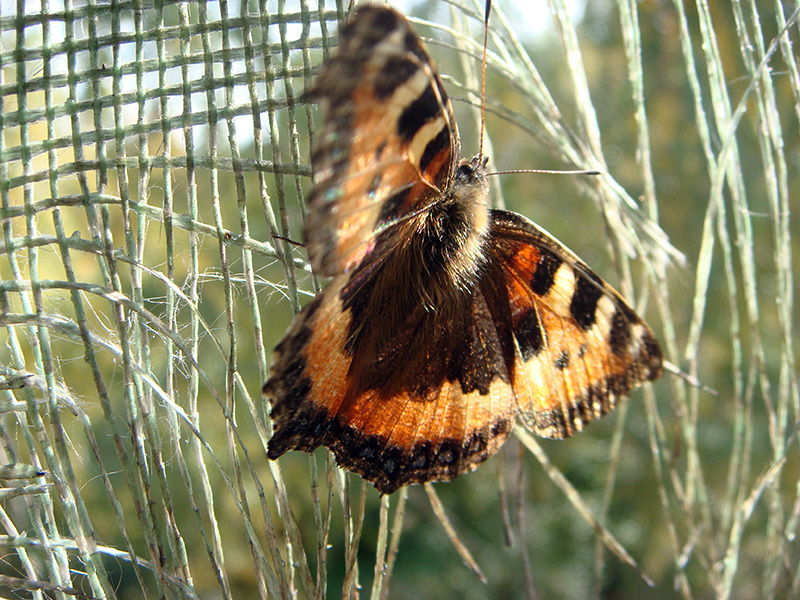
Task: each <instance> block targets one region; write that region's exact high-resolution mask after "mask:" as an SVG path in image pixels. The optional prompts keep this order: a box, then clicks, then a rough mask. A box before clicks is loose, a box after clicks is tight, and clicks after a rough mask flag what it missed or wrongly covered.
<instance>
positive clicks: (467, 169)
mask: <svg viewBox="0 0 800 600" xmlns="http://www.w3.org/2000/svg"><path fill="white" fill-rule="evenodd" d="M474 177H475V169H474V168H473V167H472V165H471V164H469V163H468V162H464V163H461V164H460V165H458V170H457V171H456V178H457V179H463V180H466V181H471V180H472V179H473V178H474Z"/></svg>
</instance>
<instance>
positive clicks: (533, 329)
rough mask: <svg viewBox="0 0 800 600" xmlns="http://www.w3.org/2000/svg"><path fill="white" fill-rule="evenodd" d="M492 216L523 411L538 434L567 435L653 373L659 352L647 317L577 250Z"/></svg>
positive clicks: (517, 220) (493, 247) (516, 221)
mask: <svg viewBox="0 0 800 600" xmlns="http://www.w3.org/2000/svg"><path fill="white" fill-rule="evenodd" d="M491 214H492V234H491V238H490V241H489V243H488V248H489V249H490V251H491V255H492V256H491V264H493V265H499V266H500V267H501V268H500V269H497V268H495V271H496V272H498V273H502V275H497V276H496V278H497V279H502V280H503V281H502V284H503V285H504V286H505V290H506V292H507V294H508V303H509V307H510V314H511V317H510V328H511V335H513V337H514V343H515V346H516V349H517V352H516V358H515V364H514V365H513V368H511V369H510V370H511V371H512V372H513V378H512V385H513V388H514V395H515V397H516V400H517V405H518V407H519V411H520V416H521V417H522V419H523V422H524V423H525V424H526V426H528V428H529V429H531V430H532V431H533V432H534V433H536V434H537V435H540V436H543V437H550V438H564V437H568V436H570V435H572V434H573V433H575V432H578V431H581V430H582V429H583V428H584V427H585V426H586V425H587V424H588V423H589V422H590V421H592V420H594V419H596V418H598V417H600V416H602V415H604V414H606V413H608V412H609V411H610V410H611V409H613V408H614V406H615V405H616V402H617V400H618V399H619V398H620V397H622V396H624V395H627V394H628V393H629V392H630V391H631V390H632V389H633V388H634V387H636V386H638V385H640V384H641V383H643V382H645V381H650V380H653V379H656V378H657V377H658V376H659V375H660V374H661V369H662V355H661V350H660V348H659V346H658V343H657V342H656V340H655V337H654V336H653V332H652V331H651V330H650V328H649V327H648V326H647V324H646V323H645V322H644V321H642V319H640V318H639V317H638V316H637V315H636V313H635V312H634V311H633V309H631V308H630V307H629V306H628V304H627V303H626V302H625V300H623V298H622V297H621V296H620V295H619V294H618V293H617V292H616V291H615V290H614V289H613V288H611V287H610V286H609V285H608V284H607V283H605V282H604V281H603V280H602V279H601V278H600V277H598V276H597V275H596V274H594V272H592V271H591V269H589V267H587V266H586V265H585V264H584V263H583V262H582V261H581V260H580V259H578V258H577V257H576V256H575V255H574V254H573V253H572V252H570V251H569V250H567V249H566V248H565V247H564V246H563V245H561V244H560V243H559V242H558V241H556V240H555V239H554V238H553V237H552V236H550V235H549V234H547V233H546V232H544V231H543V230H542V229H540V228H539V227H538V226H536V225H535V224H534V223H532V222H531V221H529V220H528V219H526V218H524V217H522V216H520V215H517V214H515V213H510V212H506V211H499V210H494V211H492V213H491ZM497 283H498V284H500V282H497Z"/></svg>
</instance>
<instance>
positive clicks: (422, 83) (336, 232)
mask: <svg viewBox="0 0 800 600" xmlns="http://www.w3.org/2000/svg"><path fill="white" fill-rule="evenodd" d="M307 96H308V97H309V98H311V99H315V100H317V101H318V102H319V105H320V110H321V112H322V116H323V119H324V122H325V126H324V129H323V130H322V132H321V134H320V135H319V139H318V140H317V144H316V147H315V149H314V151H313V153H312V156H311V163H312V167H313V171H314V190H313V192H312V194H311V197H310V200H309V212H308V215H307V218H306V223H305V240H306V247H307V249H308V254H309V258H310V260H311V265H312V267H313V268H314V272H315V273H317V274H318V275H324V276H334V275H336V274H337V273H342V272H346V271H348V270H350V269H352V268H353V267H355V266H356V265H358V264H359V263H360V262H361V260H363V259H364V258H365V257H366V256H367V255H368V254H369V253H370V252H371V251H372V250H373V249H374V247H375V245H376V243H377V237H378V236H379V234H380V233H381V232H382V231H384V230H385V229H387V228H389V227H391V226H392V224H393V223H394V222H396V221H397V220H398V219H401V218H403V217H404V216H405V215H408V214H412V213H414V212H416V211H419V210H421V209H423V208H424V207H425V206H426V205H428V204H429V203H430V202H431V199H432V197H433V196H434V195H435V194H437V193H439V192H440V191H441V190H444V189H446V188H447V187H448V185H449V183H450V181H451V180H452V177H453V171H454V169H455V162H456V161H457V160H458V156H459V152H460V146H459V139H458V131H457V129H456V123H455V120H454V118H453V108H452V106H451V104H450V100H449V99H448V97H447V94H446V93H445V90H444V86H443V85H442V82H441V81H440V80H439V76H438V75H437V74H436V70H435V67H434V65H433V63H432V62H431V59H430V57H429V56H428V54H427V52H426V51H425V48H424V47H423V45H422V42H421V41H420V39H419V38H418V37H417V36H416V35H415V34H414V33H413V32H412V31H411V28H410V27H409V24H408V22H407V21H406V19H405V18H404V17H403V16H402V15H400V14H399V13H397V12H396V11H394V10H392V9H390V8H387V7H385V6H370V5H365V6H361V7H358V8H356V9H355V10H354V12H353V13H352V14H351V15H350V18H349V19H348V22H347V24H346V25H345V26H344V27H343V28H342V30H341V32H340V35H339V48H338V49H337V52H336V54H335V55H334V56H332V57H331V59H330V60H329V61H328V62H326V63H325V65H324V67H323V69H322V70H321V71H320V73H319V75H318V76H317V79H316V81H315V82H314V86H313V88H312V89H311V90H309V91H308V92H307Z"/></svg>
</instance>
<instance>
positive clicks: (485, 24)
mask: <svg viewBox="0 0 800 600" xmlns="http://www.w3.org/2000/svg"><path fill="white" fill-rule="evenodd" d="M491 10H492V0H486V10H485V11H484V17H483V64H482V73H481V137H480V140H481V141H480V147H479V148H478V156H480V157H483V127H484V124H485V122H486V46H487V45H488V44H489V12H490V11H491Z"/></svg>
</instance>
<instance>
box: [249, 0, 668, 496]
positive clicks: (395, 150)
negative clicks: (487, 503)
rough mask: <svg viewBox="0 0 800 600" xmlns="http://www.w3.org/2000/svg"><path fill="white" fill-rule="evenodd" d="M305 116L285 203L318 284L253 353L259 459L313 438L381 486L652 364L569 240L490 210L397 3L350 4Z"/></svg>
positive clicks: (480, 173)
mask: <svg viewBox="0 0 800 600" xmlns="http://www.w3.org/2000/svg"><path fill="white" fill-rule="evenodd" d="M308 96H309V97H310V98H313V99H316V100H317V101H318V102H319V104H320V108H321V111H322V114H323V117H324V122H325V125H324V128H323V130H322V132H321V135H319V138H318V140H317V142H316V146H315V148H314V149H313V152H312V157H311V162H312V167H313V173H314V178H313V190H312V192H311V195H310V198H309V203H308V214H307V216H306V220H305V232H304V233H305V243H306V248H307V251H308V256H309V259H310V263H311V266H312V268H313V270H314V272H315V273H316V274H317V275H320V276H324V277H329V278H330V281H329V282H328V283H327V285H326V286H325V287H324V288H323V290H322V292H321V293H320V294H318V295H317V296H316V298H314V299H313V300H312V301H311V302H310V303H309V304H308V305H306V306H305V308H303V310H302V311H301V312H300V313H299V314H298V315H297V317H296V318H295V320H294V322H293V323H292V325H291V326H290V328H289V330H288V331H287V333H286V335H285V337H284V338H283V340H282V341H281V342H280V343H279V344H278V346H277V347H276V349H275V352H274V355H273V363H272V369H271V376H270V378H269V379H268V380H267V382H266V383H265V385H264V388H263V393H264V396H265V398H266V399H267V400H268V401H269V402H270V404H271V418H272V423H273V427H274V433H273V436H272V438H271V439H270V441H269V445H268V456H269V458H270V459H277V458H278V457H279V456H281V455H283V454H284V453H285V452H287V451H289V450H301V451H304V452H313V451H314V450H315V449H316V448H318V447H319V446H326V447H327V448H329V449H330V450H331V451H332V452H333V454H334V456H335V458H336V461H337V463H338V464H339V465H340V466H341V467H344V468H346V469H349V470H351V471H353V472H355V473H358V474H359V475H361V476H362V477H363V478H364V479H366V480H368V481H370V482H371V483H373V484H374V486H375V487H376V488H377V489H378V491H379V492H381V493H382V494H389V493H392V492H394V491H395V490H397V489H398V488H400V487H402V486H405V485H408V484H419V483H424V482H427V481H441V480H450V479H452V478H454V477H456V476H458V475H459V474H461V473H464V472H466V471H470V470H472V469H475V468H476V467H477V466H478V465H479V464H480V463H482V462H483V461H485V460H486V459H487V458H488V457H490V456H492V455H493V454H494V453H496V452H497V451H498V450H499V448H500V447H501V446H502V444H503V442H504V441H505V440H506V438H507V437H508V436H509V434H510V433H511V431H512V428H513V425H514V423H515V420H516V418H517V416H519V417H520V418H521V420H522V422H523V424H524V425H525V426H526V427H527V428H528V429H530V430H531V431H533V432H534V433H536V434H538V435H540V436H544V437H547V438H566V437H568V436H571V435H572V434H574V433H576V432H578V431H581V430H583V428H584V427H585V426H586V425H587V424H588V423H589V422H591V421H592V420H593V419H596V418H598V417H600V416H602V415H605V414H606V413H608V412H609V411H610V410H611V409H613V408H614V406H615V405H616V403H617V401H618V400H619V399H620V398H621V397H622V396H624V395H626V394H628V393H629V392H630V391H631V390H632V389H633V388H634V387H636V386H637V385H639V384H641V383H643V382H645V381H650V380H653V379H655V378H657V377H659V375H660V374H661V370H662V354H661V350H660V348H659V345H658V343H657V341H656V339H655V337H654V335H653V332H652V331H651V330H650V328H649V327H648V326H647V325H646V324H645V323H644V321H643V320H642V319H641V318H639V317H638V316H637V314H636V313H635V312H634V311H633V310H632V309H631V308H630V306H629V305H628V304H627V303H626V302H625V300H623V298H622V297H621V296H620V295H619V294H618V293H617V292H616V291H615V290H614V289H612V288H611V287H610V286H609V285H608V284H607V283H605V282H604V281H603V280H602V279H601V278H600V277H598V276H597V275H596V274H595V273H594V272H593V271H592V270H591V269H590V268H589V267H588V266H586V264H584V263H583V262H582V261H581V260H580V259H579V258H578V257H577V256H575V255H574V254H573V253H572V252H571V251H570V250H568V249H567V248H566V247H564V246H563V245H562V244H561V243H559V242H558V241H556V240H555V239H554V238H553V237H551V236H550V235H549V234H547V233H546V232H545V231H544V230H542V229H540V228H539V227H538V226H537V225H535V224H534V223H533V222H531V221H529V220H528V219H526V218H525V217H523V216H521V215H519V214H516V213H513V212H508V211H504V210H495V209H492V208H490V206H489V204H490V202H489V193H488V185H487V170H486V164H487V159H486V158H485V157H482V156H476V157H474V158H471V159H461V158H459V153H460V147H461V144H460V140H459V135H458V128H457V126H456V122H455V119H454V116H453V108H452V105H451V103H450V100H449V99H448V97H447V93H446V91H445V89H444V86H443V85H442V82H441V80H440V79H439V76H438V75H437V72H436V69H435V67H434V64H433V62H432V60H431V59H430V57H429V56H428V53H427V52H426V50H425V47H424V46H423V43H422V41H421V40H420V38H419V37H417V35H416V34H415V33H414V31H413V30H412V29H411V26H410V25H409V23H408V21H407V20H406V19H405V17H403V16H402V15H401V14H400V13H398V12H397V11H395V10H393V9H392V8H389V7H386V6H377V5H362V6H359V7H357V8H356V9H355V10H354V11H353V12H352V13H351V15H350V18H349V19H348V22H347V23H346V24H345V25H344V27H343V28H342V29H341V31H340V35H339V47H338V51H337V52H336V53H335V55H333V56H332V57H331V58H330V59H329V60H328V61H327V62H326V63H325V64H324V65H323V66H322V68H321V70H320V72H319V74H318V76H317V77H316V80H315V82H314V84H313V86H312V88H311V90H310V91H309V92H308Z"/></svg>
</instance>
